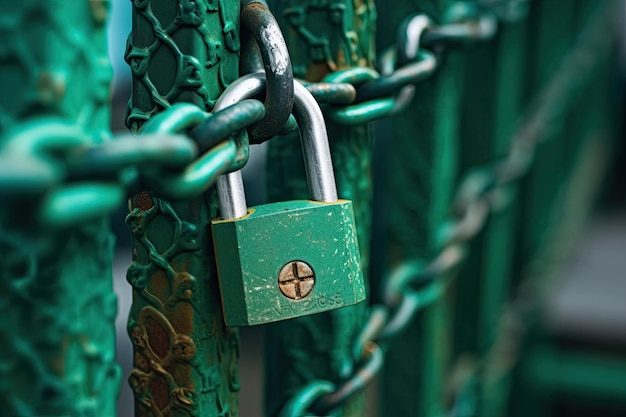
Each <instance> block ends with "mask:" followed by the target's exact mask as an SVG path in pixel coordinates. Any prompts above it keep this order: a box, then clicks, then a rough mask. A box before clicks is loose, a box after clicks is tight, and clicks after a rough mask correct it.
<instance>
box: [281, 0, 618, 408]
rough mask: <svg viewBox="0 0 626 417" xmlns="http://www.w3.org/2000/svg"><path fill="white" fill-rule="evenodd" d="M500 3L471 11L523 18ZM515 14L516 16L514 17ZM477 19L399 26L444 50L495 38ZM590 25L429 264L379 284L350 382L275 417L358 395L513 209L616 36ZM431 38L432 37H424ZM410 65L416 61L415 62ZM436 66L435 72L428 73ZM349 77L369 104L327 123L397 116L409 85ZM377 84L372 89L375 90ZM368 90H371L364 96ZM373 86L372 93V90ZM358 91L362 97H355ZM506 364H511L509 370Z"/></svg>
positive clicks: (313, 389) (481, 177)
mask: <svg viewBox="0 0 626 417" xmlns="http://www.w3.org/2000/svg"><path fill="white" fill-rule="evenodd" d="M503 3H505V2H496V1H487V0H485V1H483V2H479V3H478V4H480V5H481V6H482V7H481V10H485V6H486V5H491V6H494V7H497V8H498V9H497V10H498V11H499V14H498V16H500V14H503V16H505V18H506V19H507V20H510V19H512V16H513V17H515V16H516V17H520V16H523V14H522V13H520V12H519V10H518V9H515V8H513V7H512V6H515V7H519V5H520V3H522V2H521V1H520V0H517V1H512V2H510V3H511V5H509V6H510V8H504V7H503V6H504V4H503ZM514 11H515V13H513V12H514ZM505 12H506V13H505ZM488 15H489V16H490V17H489V19H491V18H492V17H493V16H494V15H495V14H492V13H489V14H488ZM484 19H485V18H484V17H478V18H477V20H474V21H472V22H468V21H465V22H464V23H452V24H451V25H450V26H447V25H444V26H441V27H439V28H436V27H434V26H433V25H432V22H431V21H430V19H429V18H427V17H424V15H417V16H415V17H411V18H409V19H408V20H406V21H405V24H403V25H402V26H403V28H407V27H414V28H417V29H415V32H416V33H419V36H420V37H421V38H422V39H424V40H425V39H429V38H430V39H431V40H429V41H424V43H431V42H432V43H435V42H444V43H447V42H448V41H450V42H452V41H454V42H455V43H458V42H462V41H465V40H468V41H469V40H478V39H489V38H491V37H492V36H493V35H494V31H493V27H494V25H493V24H492V23H493V22H491V21H489V23H487V21H486V20H484ZM589 22H590V23H588V24H587V26H586V27H585V28H584V30H583V31H582V32H581V33H580V36H579V38H578V39H577V41H576V43H575V45H574V46H573V48H572V50H571V52H570V53H569V54H568V55H567V56H566V57H565V58H564V60H563V61H562V63H561V66H560V68H559V69H558V70H557V71H556V73H555V75H554V76H553V78H552V80H551V82H549V83H548V85H547V86H546V87H545V89H544V90H543V91H542V93H541V94H540V95H539V96H538V97H536V100H535V101H534V102H533V103H532V104H531V106H530V108H529V111H528V112H527V113H526V115H525V117H524V118H523V119H522V122H521V123H520V125H519V127H518V128H517V130H516V131H515V134H514V135H513V137H512V139H511V149H510V152H509V154H508V156H507V157H506V158H504V159H503V160H501V161H497V162H496V163H494V164H491V165H488V166H483V167H479V168H476V169H474V170H471V171H470V172H469V173H468V174H467V175H466V176H465V177H464V178H463V180H462V181H461V184H460V186H459V188H458V190H457V193H456V196H455V199H454V201H453V205H452V207H451V217H450V218H449V220H448V222H447V225H446V226H445V227H444V228H443V230H441V234H440V235H441V240H440V242H441V250H440V251H439V254H438V255H437V256H436V257H435V258H433V259H431V260H423V259H407V260H405V261H404V262H401V263H400V264H398V265H397V266H396V267H395V268H394V269H393V270H392V271H391V273H390V274H389V276H388V277H387V278H386V279H385V286H384V289H383V297H382V299H383V304H377V305H372V306H371V307H370V312H369V318H368V320H367V321H366V323H365V325H364V327H363V329H362V331H361V333H360V335H359V337H358V338H357V340H356V341H355V344H354V357H355V360H356V361H357V362H358V363H359V364H360V366H359V367H357V368H356V369H355V371H354V373H353V374H352V376H351V377H349V378H347V379H346V381H345V382H343V383H342V384H340V385H335V384H333V383H331V382H329V381H321V380H314V381H311V382H310V383H309V384H307V385H305V386H303V387H301V388H300V389H299V390H298V391H297V392H296V393H295V394H294V395H293V396H292V397H291V399H290V400H289V401H288V402H287V403H286V405H285V407H284V408H283V410H282V414H281V417H295V416H302V415H312V414H311V413H313V414H314V415H327V414H329V412H331V411H332V410H334V409H337V408H338V407H341V405H342V404H343V403H345V402H346V401H347V400H348V399H349V398H350V397H351V396H352V395H354V394H355V393H357V392H359V391H360V390H362V389H363V388H364V387H365V386H366V385H367V384H368V383H369V382H370V381H371V380H372V379H373V378H374V377H375V376H376V375H377V373H378V372H379V371H380V370H381V369H382V367H383V364H384V353H385V351H386V349H387V346H388V342H389V341H390V339H391V338H394V337H396V336H398V335H399V334H400V333H402V331H404V330H405V329H406V328H407V326H408V325H409V323H410V322H411V320H412V319H413V317H415V314H416V313H417V312H418V311H420V310H422V309H424V308H425V307H427V306H428V305H430V304H431V303H433V302H434V301H436V300H437V299H439V298H440V297H441V296H442V295H443V294H444V293H445V291H446V288H447V287H448V286H449V284H450V283H451V282H452V280H453V279H454V277H455V276H456V275H457V272H458V269H459V267H460V266H461V265H462V262H463V260H464V258H465V256H466V254H467V245H468V243H469V242H470V241H471V240H472V239H473V238H474V237H476V235H477V234H479V233H480V232H481V231H482V230H483V229H484V228H485V226H486V224H487V220H488V217H489V215H490V214H491V213H495V212H498V211H501V210H503V209H505V208H506V207H507V206H508V205H509V204H510V202H511V201H512V199H511V198H510V195H511V192H512V190H511V189H510V187H511V185H512V183H514V182H515V181H517V180H519V179H520V178H522V177H523V176H524V175H525V174H526V173H527V172H528V171H529V170H530V168H531V166H532V163H533V160H534V153H535V149H536V147H537V145H538V144H539V143H540V142H541V141H542V140H544V139H546V138H549V137H550V135H551V133H552V132H553V129H555V128H556V126H558V125H559V121H562V120H563V118H564V117H565V116H566V113H567V111H568V109H570V108H571V106H572V104H573V103H575V102H576V98H577V96H578V93H579V92H580V91H581V90H582V89H583V88H584V87H585V85H587V82H588V80H589V79H590V74H591V73H592V72H593V71H594V69H595V68H596V67H597V63H598V62H601V61H602V57H606V56H607V55H608V54H609V52H610V48H611V45H612V43H613V42H614V40H615V38H616V33H617V30H618V25H617V22H616V18H615V16H614V14H613V13H612V8H611V7H602V8H601V10H599V11H598V12H597V14H596V15H595V16H593V17H592V18H591V19H590V21H589ZM481 27H482V29H481ZM431 30H432V35H430V34H429V31H431ZM403 33H405V32H402V33H401V36H403ZM407 39H408V37H407ZM408 43H413V44H415V45H419V43H416V42H413V41H410V40H409V41H407V44H408ZM405 47H406V45H404V46H403V45H400V47H399V48H398V51H396V53H395V56H394V55H388V56H391V57H392V58H387V57H386V55H385V53H384V54H383V62H385V60H393V59H394V58H395V59H397V57H398V56H400V55H401V54H402V52H400V51H399V49H401V48H405ZM405 49H406V48H405ZM410 49H411V48H409V49H408V51H409V53H405V55H404V56H405V57H404V58H403V59H405V60H407V61H409V62H412V63H411V64H408V65H419V64H420V63H423V62H425V59H424V58H423V57H424V55H423V54H422V55H420V54H419V53H415V54H414V56H412V55H411V54H410ZM386 54H390V52H386ZM435 56H436V55H435ZM414 57H417V60H415V58H414ZM426 59H429V58H426ZM423 65H424V67H425V68H426V67H427V66H426V65H425V64H423ZM436 66H437V65H434V67H435V68H436ZM402 68H406V67H402ZM432 70H434V68H430V67H428V71H432ZM397 71H399V70H397ZM397 71H395V72H397ZM393 73H394V72H393V71H392V74H393ZM415 73H418V71H415ZM350 74H358V76H359V77H364V78H366V77H370V78H369V79H371V80H372V81H369V80H368V81H367V82H366V83H362V84H361V83H359V82H354V84H355V86H356V89H357V97H359V94H361V96H362V97H366V98H367V99H370V98H373V100H372V101H370V102H364V103H363V104H362V105H361V106H362V107H361V108H360V109H359V110H358V111H357V110H355V109H354V108H353V109H351V110H347V109H342V110H338V111H337V110H333V111H335V114H334V115H333V116H331V117H332V118H333V120H335V121H338V122H340V123H342V122H344V121H345V120H347V119H348V117H347V115H348V114H355V113H358V114H363V117H362V118H361V119H360V120H361V121H366V120H371V119H372V118H376V117H378V116H380V115H388V114H390V113H393V110H389V109H392V108H396V107H397V104H391V103H393V102H394V101H397V100H398V97H399V96H401V95H402V89H403V88H406V85H409V84H410V83H409V84H404V85H403V84H401V83H398V84H397V85H395V86H394V88H393V89H391V88H390V89H387V87H386V86H387V85H390V84H391V83H392V82H391V81H382V82H381V81H378V80H380V79H381V78H379V77H377V76H376V74H374V73H371V72H368V71H364V70H361V69H355V70H347V71H344V72H343V74H341V75H335V74H333V77H336V79H341V80H342V81H345V80H348V81H351V82H352V80H355V79H356V77H357V75H354V76H353V75H350ZM363 74H368V75H363ZM422 75H423V73H420V76H422ZM350 77H354V78H350ZM362 79H363V78H361V79H359V81H360V80H362ZM376 82H377V83H378V84H374V83H376ZM368 84H369V86H370V87H367V88H366V86H368ZM374 85H376V87H373V86H374ZM379 86H385V87H379ZM362 89H363V90H364V91H367V93H362V92H361V90H362ZM398 89H399V91H398ZM372 90H373V91H385V94H386V93H388V92H389V91H397V92H398V93H397V94H396V96H395V98H391V99H389V98H387V99H378V98H376V97H377V94H376V93H370V91H372ZM381 103H385V104H384V105H383V104H381ZM356 106H359V105H356ZM368 107H369V108H378V109H379V108H382V107H384V108H385V110H384V111H383V110H379V113H376V115H375V116H371V117H368V116H366V113H367V112H366V110H361V109H365V108H368ZM337 114H341V116H339V117H337ZM492 354H498V351H497V350H494V351H493V353H492ZM489 361H493V358H490V357H488V358H485V359H484V360H483V361H482V362H481V365H484V364H486V363H488V362H489ZM513 362H514V361H510V363H513ZM511 366H512V365H511ZM476 372H478V369H477V370H476ZM470 379H471V378H470ZM468 383H471V382H468ZM465 388H467V387H464V388H462V389H461V390H460V391H459V393H458V395H457V401H461V400H462V398H461V397H463V393H464V392H465V391H471V390H469V389H465ZM455 409H456V407H453V408H452V415H454V410H455Z"/></svg>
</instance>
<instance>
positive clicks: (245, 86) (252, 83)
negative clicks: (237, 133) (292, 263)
mask: <svg viewBox="0 0 626 417" xmlns="http://www.w3.org/2000/svg"><path fill="white" fill-rule="evenodd" d="M263 88H265V74H264V73H263V72H256V73H252V74H248V75H245V76H243V77H241V78H239V79H237V80H236V81H234V82H233V83H232V84H231V85H230V86H229V87H228V88H227V89H226V90H225V91H224V93H223V94H222V95H221V96H220V98H219V100H218V101H217V103H215V107H214V109H213V111H218V110H223V109H225V108H226V107H229V106H232V105H233V104H235V103H237V102H239V101H241V100H245V99H248V98H252V97H254V96H256V95H257V94H259V93H260V92H262V91H263ZM294 93H295V103H294V107H293V113H294V117H295V119H296V121H297V122H298V127H299V129H300V141H301V143H302V150H303V154H304V165H305V169H306V173H307V183H308V185H309V192H310V194H311V198H312V199H313V200H316V201H323V202H328V203H332V202H335V201H337V185H336V183H335V174H334V171H333V164H332V158H331V154H330V146H329V144H328V134H327V132H326V124H325V122H324V116H323V115H322V110H321V109H320V107H319V105H318V104H317V102H316V101H315V98H313V96H312V95H311V93H309V92H308V90H307V89H306V88H305V87H304V86H303V85H302V84H300V83H299V82H298V81H294ZM217 193H218V198H219V205H220V216H221V218H222V219H234V218H238V217H242V216H245V215H246V214H247V213H248V207H247V203H246V195H245V192H244V188H243V177H242V176H241V170H238V171H234V172H231V173H229V174H226V175H222V176H220V177H219V178H218V179H217Z"/></svg>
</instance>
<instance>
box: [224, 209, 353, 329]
mask: <svg viewBox="0 0 626 417" xmlns="http://www.w3.org/2000/svg"><path fill="white" fill-rule="evenodd" d="M212 229H213V240H214V245H215V256H216V260H217V272H218V277H219V282H220V289H221V296H222V306H223V311H224V321H225V323H226V325H228V326H251V325H255V324H263V323H270V322H274V321H279V320H285V319H290V318H294V317H300V316H305V315H309V314H315V313H320V312H323V311H328V310H333V309H336V308H340V307H346V306H349V305H353V304H356V303H358V302H360V301H363V300H364V299H365V288H364V284H363V274H362V272H361V266H360V257H359V246H358V242H357V237H356V228H355V225H354V214H353V211H352V202H351V201H348V200H339V201H337V202H334V203H324V202H318V201H311V200H296V201H284V202H279V203H271V204H264V205H260V206H256V207H251V208H249V209H248V215H246V216H244V217H240V218H237V219H230V220H221V219H215V220H213V222H212ZM294 262H296V264H297V265H308V266H310V269H308V268H307V267H304V268H296V267H294ZM311 270H312V273H313V274H311ZM281 271H283V273H282V274H281ZM285 272H286V274H285ZM279 275H280V279H279ZM311 275H314V277H313V278H311ZM285 279H286V281H285ZM312 282H313V283H312ZM311 284H312V289H311ZM296 286H297V288H298V289H301V291H294V288H296ZM281 288H282V290H281ZM308 291H310V292H308ZM294 293H297V294H296V295H297V296H296V297H295V298H294V297H293V295H294ZM285 294H288V295H285Z"/></svg>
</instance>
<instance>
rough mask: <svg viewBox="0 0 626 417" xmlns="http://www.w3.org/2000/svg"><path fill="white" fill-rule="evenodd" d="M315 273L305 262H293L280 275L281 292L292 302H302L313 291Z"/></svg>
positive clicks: (279, 285) (284, 267) (282, 269)
mask: <svg viewBox="0 0 626 417" xmlns="http://www.w3.org/2000/svg"><path fill="white" fill-rule="evenodd" d="M314 285H315V272H314V271H313V268H311V266H310V265H309V264H307V263H306V262H303V261H291V262H289V263H287V264H286V265H285V266H283V267H282V268H281V270H280V272H279V274H278V287H279V288H280V292H282V293H283V295H284V296H285V297H287V298H291V299H292V300H300V299H302V298H304V297H306V296H307V295H309V294H311V291H313V286H314Z"/></svg>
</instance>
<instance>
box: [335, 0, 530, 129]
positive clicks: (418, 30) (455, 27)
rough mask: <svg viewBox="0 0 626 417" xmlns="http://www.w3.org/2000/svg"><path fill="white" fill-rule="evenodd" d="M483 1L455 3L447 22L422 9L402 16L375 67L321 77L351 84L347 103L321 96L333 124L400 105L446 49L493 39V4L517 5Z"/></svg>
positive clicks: (394, 110)
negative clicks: (394, 38) (353, 91)
mask: <svg viewBox="0 0 626 417" xmlns="http://www.w3.org/2000/svg"><path fill="white" fill-rule="evenodd" d="M525 1H526V0H524V2H523V3H525ZM483 3H484V2H482V1H478V2H466V1H465V2H457V3H455V4H454V5H453V6H452V7H451V9H450V11H449V13H448V18H447V22H448V23H446V24H443V25H436V24H435V23H434V21H433V20H432V19H431V18H430V17H428V16H427V15H425V14H415V15H413V16H409V17H407V18H406V19H404V21H402V22H401V24H400V26H399V29H398V36H397V38H398V40H397V45H396V46H392V47H389V48H387V49H385V50H383V52H382V53H381V54H380V59H379V63H378V71H375V70H372V69H370V68H349V69H346V70H341V71H336V72H333V73H332V74H329V75H328V76H326V77H325V78H324V79H323V82H325V83H333V82H344V83H350V84H352V85H354V87H355V88H356V97H355V99H354V101H353V102H352V103H350V105H347V106H346V105H345V103H344V102H339V101H336V102H332V101H330V100H329V101H327V102H326V103H327V104H328V105H327V106H325V107H324V110H325V114H326V116H327V117H328V118H329V119H330V120H332V121H333V122H335V123H339V124H343V125H349V126H354V125H360V124H364V123H368V122H372V121H374V120H378V119H381V118H385V117H390V116H393V115H396V114H399V113H401V112H403V111H404V110H406V109H407V108H408V106H409V105H410V104H411V102H412V100H413V95H414V88H415V85H416V84H418V83H419V82H421V81H423V80H426V79H428V78H429V77H430V76H432V75H433V74H434V73H435V72H436V70H437V68H438V67H439V65H441V62H442V60H443V58H444V55H445V52H446V51H447V50H449V49H450V48H454V47H457V46H460V45H464V44H468V43H472V42H476V41H484V40H488V39H491V38H493V37H494V36H495V34H496V29H497V14H496V13H495V12H494V11H492V8H495V7H496V6H498V7H499V8H500V9H504V10H507V11H508V10H509V9H508V8H506V9H505V8H503V7H502V6H503V3H507V4H508V3H515V4H518V3H520V0H517V1H515V0H513V1H511V0H507V1H499V2H493V4H491V5H489V4H483ZM503 13H504V12H503V11H501V12H500V14H503ZM507 16H508V19H509V20H510V19H512V18H515V19H521V18H523V13H519V12H518V14H517V15H515V16H512V13H510V12H509V13H508V15H507Z"/></svg>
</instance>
